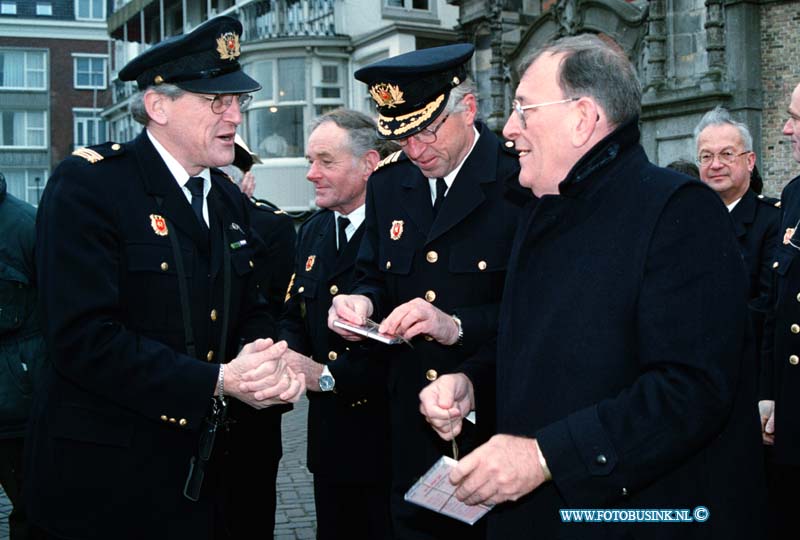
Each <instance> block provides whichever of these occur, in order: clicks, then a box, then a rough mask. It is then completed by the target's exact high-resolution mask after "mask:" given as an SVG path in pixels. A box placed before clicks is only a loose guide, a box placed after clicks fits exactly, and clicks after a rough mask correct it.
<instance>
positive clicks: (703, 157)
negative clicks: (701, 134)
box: [697, 150, 752, 167]
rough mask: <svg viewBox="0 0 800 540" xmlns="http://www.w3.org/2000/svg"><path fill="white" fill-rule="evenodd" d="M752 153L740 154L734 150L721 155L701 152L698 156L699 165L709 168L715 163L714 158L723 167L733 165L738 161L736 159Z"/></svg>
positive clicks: (724, 151) (747, 151)
mask: <svg viewBox="0 0 800 540" xmlns="http://www.w3.org/2000/svg"><path fill="white" fill-rule="evenodd" d="M750 152H752V150H745V151H744V152H739V153H738V154H737V153H736V152H735V151H733V150H723V151H722V152H719V153H714V152H700V155H699V156H697V164H698V165H702V166H703V167H708V166H709V165H711V164H712V163H714V158H716V159H718V160H719V162H720V163H722V164H723V165H733V162H734V161H736V158H738V157H740V156H743V155H745V154H749V153H750Z"/></svg>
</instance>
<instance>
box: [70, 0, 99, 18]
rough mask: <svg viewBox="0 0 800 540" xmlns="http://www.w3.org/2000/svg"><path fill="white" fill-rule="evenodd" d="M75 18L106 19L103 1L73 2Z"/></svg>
mask: <svg viewBox="0 0 800 540" xmlns="http://www.w3.org/2000/svg"><path fill="white" fill-rule="evenodd" d="M75 18H76V19H83V20H93V21H97V20H104V19H105V18H106V3H105V0H75Z"/></svg>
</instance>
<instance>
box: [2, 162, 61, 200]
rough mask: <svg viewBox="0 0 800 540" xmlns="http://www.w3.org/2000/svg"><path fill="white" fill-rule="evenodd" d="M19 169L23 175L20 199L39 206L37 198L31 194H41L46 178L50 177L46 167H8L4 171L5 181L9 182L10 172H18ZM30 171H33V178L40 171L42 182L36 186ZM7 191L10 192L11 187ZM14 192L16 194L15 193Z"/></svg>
mask: <svg viewBox="0 0 800 540" xmlns="http://www.w3.org/2000/svg"><path fill="white" fill-rule="evenodd" d="M20 171H22V172H23V173H24V175H25V177H24V186H23V190H24V197H22V199H23V200H24V201H25V202H27V203H29V204H32V205H33V206H39V199H38V198H37V197H35V196H32V194H35V195H38V196H39V197H41V196H42V193H43V192H44V187H45V186H46V185H47V180H48V178H49V177H50V171H49V170H47V167H41V168H38V167H9V168H7V169H5V171H4V172H5V174H6V181H8V182H10V181H11V180H10V178H11V175H12V173H19V172H20ZM31 172H33V173H34V175H33V178H35V173H42V175H41V179H42V182H41V185H40V186H37V185H36V183H35V182H33V178H32V175H31ZM9 192H11V189H9ZM14 194H15V195H17V194H16V193H14Z"/></svg>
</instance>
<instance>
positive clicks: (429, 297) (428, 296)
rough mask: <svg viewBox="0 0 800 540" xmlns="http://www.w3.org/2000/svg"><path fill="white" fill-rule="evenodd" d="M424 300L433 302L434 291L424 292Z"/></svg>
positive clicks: (434, 297) (434, 298)
mask: <svg viewBox="0 0 800 540" xmlns="http://www.w3.org/2000/svg"><path fill="white" fill-rule="evenodd" d="M425 300H427V301H428V302H431V303H433V301H434V300H436V293H435V292H434V291H428V292H426V293H425Z"/></svg>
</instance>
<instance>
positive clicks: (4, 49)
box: [0, 47, 48, 93]
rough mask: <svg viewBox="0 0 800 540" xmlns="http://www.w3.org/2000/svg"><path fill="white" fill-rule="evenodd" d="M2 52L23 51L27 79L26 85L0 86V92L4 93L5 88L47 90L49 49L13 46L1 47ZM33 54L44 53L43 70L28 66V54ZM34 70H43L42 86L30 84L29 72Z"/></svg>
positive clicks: (25, 77)
mask: <svg viewBox="0 0 800 540" xmlns="http://www.w3.org/2000/svg"><path fill="white" fill-rule="evenodd" d="M0 52H19V53H22V54H23V55H25V59H24V60H23V62H24V63H25V68H24V76H23V78H24V79H25V81H24V85H25V86H0V93H2V92H3V91H5V90H13V91H16V90H29V91H30V90H41V91H45V90H47V75H48V73H47V66H48V60H47V50H41V49H17V48H13V47H0ZM33 54H40V55H42V66H43V67H42V69H41V70H38V69H37V70H34V69H31V68H29V67H28V55H33ZM32 72H41V73H42V86H28V74H29V73H32Z"/></svg>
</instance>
